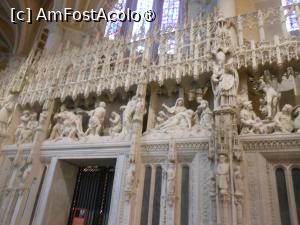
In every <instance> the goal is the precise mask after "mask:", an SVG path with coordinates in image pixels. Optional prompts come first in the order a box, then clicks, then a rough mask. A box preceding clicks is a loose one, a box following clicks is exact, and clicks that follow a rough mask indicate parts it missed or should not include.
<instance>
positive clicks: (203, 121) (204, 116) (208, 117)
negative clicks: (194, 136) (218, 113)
mask: <svg viewBox="0 0 300 225" xmlns="http://www.w3.org/2000/svg"><path fill="white" fill-rule="evenodd" d="M199 103H200V105H199V106H198V108H197V113H198V115H199V119H200V120H199V126H200V128H201V129H203V130H207V131H211V130H212V126H213V121H214V119H213V114H212V111H211V110H210V108H209V106H208V101H206V100H203V99H202V100H201V101H199Z"/></svg>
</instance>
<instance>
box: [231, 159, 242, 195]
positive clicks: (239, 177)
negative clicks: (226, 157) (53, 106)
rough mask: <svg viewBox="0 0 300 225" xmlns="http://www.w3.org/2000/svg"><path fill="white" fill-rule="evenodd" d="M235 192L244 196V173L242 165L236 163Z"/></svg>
mask: <svg viewBox="0 0 300 225" xmlns="http://www.w3.org/2000/svg"><path fill="white" fill-rule="evenodd" d="M233 175H234V194H235V195H236V196H242V195H243V192H244V187H243V179H244V177H243V175H242V172H241V166H240V165H236V166H235V168H234V174H233Z"/></svg>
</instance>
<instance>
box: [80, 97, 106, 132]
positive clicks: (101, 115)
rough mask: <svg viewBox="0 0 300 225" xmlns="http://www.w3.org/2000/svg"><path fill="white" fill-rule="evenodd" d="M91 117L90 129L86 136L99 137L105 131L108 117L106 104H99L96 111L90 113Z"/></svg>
mask: <svg viewBox="0 0 300 225" xmlns="http://www.w3.org/2000/svg"><path fill="white" fill-rule="evenodd" d="M88 115H89V116H90V119H89V124H88V129H87V131H86V132H85V135H93V136H97V135H98V136H99V135H101V133H102V131H103V125H104V124H103V123H104V119H105V115H106V104H105V102H99V103H98V104H97V105H96V108H95V109H94V110H91V111H90V112H88Z"/></svg>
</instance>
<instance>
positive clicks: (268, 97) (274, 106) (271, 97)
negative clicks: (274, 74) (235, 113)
mask: <svg viewBox="0 0 300 225" xmlns="http://www.w3.org/2000/svg"><path fill="white" fill-rule="evenodd" d="M258 89H259V90H261V91H263V92H264V102H263V104H264V106H265V109H266V114H267V118H268V119H272V118H273V117H274V116H275V115H276V113H277V112H278V111H279V99H280V96H281V94H280V93H279V92H278V91H276V90H275V89H274V87H272V85H271V83H270V82H265V81H264V80H263V78H260V80H259V85H258Z"/></svg>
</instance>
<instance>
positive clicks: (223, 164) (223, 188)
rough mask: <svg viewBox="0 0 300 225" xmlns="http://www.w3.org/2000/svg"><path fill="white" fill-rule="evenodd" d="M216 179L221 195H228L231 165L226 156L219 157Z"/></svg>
mask: <svg viewBox="0 0 300 225" xmlns="http://www.w3.org/2000/svg"><path fill="white" fill-rule="evenodd" d="M216 177H217V186H218V190H219V193H220V194H221V195H227V194H228V188H229V164H228V162H227V156H226V155H223V154H222V155H219V162H218V166H217V170H216Z"/></svg>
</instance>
